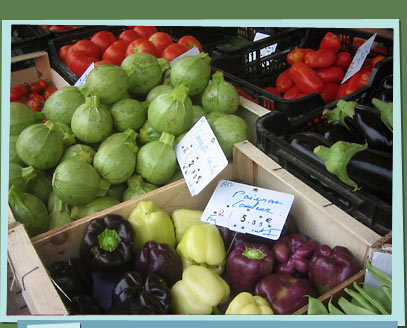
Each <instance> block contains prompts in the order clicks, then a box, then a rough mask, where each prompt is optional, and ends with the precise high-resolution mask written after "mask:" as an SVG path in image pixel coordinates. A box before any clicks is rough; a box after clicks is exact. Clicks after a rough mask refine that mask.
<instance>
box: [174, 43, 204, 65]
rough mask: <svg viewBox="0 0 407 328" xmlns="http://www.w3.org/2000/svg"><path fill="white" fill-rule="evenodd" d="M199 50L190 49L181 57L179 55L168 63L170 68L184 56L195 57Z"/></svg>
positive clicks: (195, 48)
mask: <svg viewBox="0 0 407 328" xmlns="http://www.w3.org/2000/svg"><path fill="white" fill-rule="evenodd" d="M199 53H200V52H199V49H198V48H197V47H192V48H191V49H189V50H188V51H186V52H184V53H183V54H182V55H179V56H178V57H176V58H174V59H173V60H171V61H170V66H172V65H174V64H175V62H176V61H177V60H178V59H180V58H182V57H185V56H196V55H199Z"/></svg>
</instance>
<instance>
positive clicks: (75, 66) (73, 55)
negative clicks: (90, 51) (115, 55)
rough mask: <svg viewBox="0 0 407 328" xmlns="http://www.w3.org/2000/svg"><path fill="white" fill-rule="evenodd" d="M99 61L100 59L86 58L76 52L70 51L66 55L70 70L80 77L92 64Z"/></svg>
mask: <svg viewBox="0 0 407 328" xmlns="http://www.w3.org/2000/svg"><path fill="white" fill-rule="evenodd" d="M98 49H99V48H98ZM98 60H99V58H93V57H86V56H84V55H82V54H80V53H77V52H74V51H69V52H68V53H67V54H66V64H67V65H68V67H69V69H70V70H71V71H72V72H73V73H74V74H76V75H78V76H81V75H82V74H83V73H84V72H85V71H86V69H87V68H88V67H89V65H90V64H92V63H94V62H97V61H98Z"/></svg>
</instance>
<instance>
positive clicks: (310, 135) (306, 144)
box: [289, 132, 332, 168]
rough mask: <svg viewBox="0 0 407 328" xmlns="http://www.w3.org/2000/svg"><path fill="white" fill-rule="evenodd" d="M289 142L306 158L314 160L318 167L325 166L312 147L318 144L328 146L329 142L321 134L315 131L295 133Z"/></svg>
mask: <svg viewBox="0 0 407 328" xmlns="http://www.w3.org/2000/svg"><path fill="white" fill-rule="evenodd" d="M289 143H290V145H291V146H292V147H294V148H295V149H296V150H297V151H299V152H300V153H302V154H303V155H304V156H305V157H306V158H308V159H310V160H312V161H314V163H315V164H317V165H318V166H320V167H323V168H325V162H324V161H323V160H322V159H320V158H319V157H318V156H317V155H315V154H314V149H315V148H316V147H318V146H325V147H330V146H331V145H332V143H330V142H329V141H328V140H327V139H325V138H324V137H323V136H322V135H320V134H318V133H316V132H300V133H296V134H295V135H294V136H293V137H292V138H291V139H290V140H289Z"/></svg>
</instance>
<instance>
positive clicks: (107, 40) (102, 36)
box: [90, 31, 116, 57]
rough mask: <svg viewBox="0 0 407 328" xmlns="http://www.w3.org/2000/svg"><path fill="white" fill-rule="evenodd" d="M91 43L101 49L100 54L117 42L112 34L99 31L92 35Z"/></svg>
mask: <svg viewBox="0 0 407 328" xmlns="http://www.w3.org/2000/svg"><path fill="white" fill-rule="evenodd" d="M90 41H92V42H93V43H94V44H96V45H97V46H98V47H99V49H100V53H104V52H105V50H106V49H107V48H109V47H110V46H111V45H112V44H113V42H115V41H116V37H115V35H114V34H113V33H112V32H109V31H99V32H96V33H95V34H93V35H92V37H91V38H90ZM95 57H96V56H95Z"/></svg>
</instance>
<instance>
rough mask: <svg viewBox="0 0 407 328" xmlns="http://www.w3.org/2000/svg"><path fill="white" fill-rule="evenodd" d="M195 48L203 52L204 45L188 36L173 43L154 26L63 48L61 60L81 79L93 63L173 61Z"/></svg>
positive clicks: (99, 36) (98, 36) (102, 34)
mask: <svg viewBox="0 0 407 328" xmlns="http://www.w3.org/2000/svg"><path fill="white" fill-rule="evenodd" d="M194 46H195V47H197V48H198V49H199V51H202V45H201V44H200V42H199V41H198V40H197V39H196V38H194V37H193V36H190V35H186V36H183V37H181V38H180V39H179V40H178V42H174V41H173V39H172V37H171V36H170V35H169V34H168V33H165V32H160V31H158V30H157V28H156V27H155V26H129V27H128V29H126V30H124V31H123V32H121V33H120V35H119V37H118V38H116V36H115V35H114V34H113V33H112V32H110V31H107V30H103V31H99V32H96V33H95V34H93V35H92V37H91V38H90V39H89V40H87V39H85V40H80V41H77V42H76V43H74V44H72V45H71V44H69V45H64V46H62V47H61V48H60V49H59V50H58V56H59V58H60V59H61V60H62V61H64V62H65V63H66V65H67V66H68V67H69V69H70V70H71V71H72V72H73V73H74V74H76V75H77V76H81V75H82V74H83V73H84V72H85V70H86V69H87V68H88V67H89V65H91V64H92V63H95V66H97V65H101V64H115V65H120V64H121V63H122V61H123V59H124V58H126V57H127V56H129V55H131V54H133V53H138V52H144V53H149V54H151V55H154V56H156V57H158V58H159V57H163V58H166V59H167V60H168V61H171V60H173V59H174V58H176V57H178V56H179V55H181V54H183V53H184V52H186V51H187V50H189V49H191V48H192V47H194Z"/></svg>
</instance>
